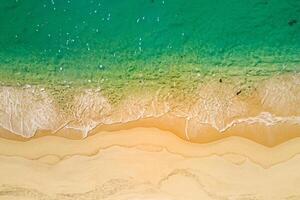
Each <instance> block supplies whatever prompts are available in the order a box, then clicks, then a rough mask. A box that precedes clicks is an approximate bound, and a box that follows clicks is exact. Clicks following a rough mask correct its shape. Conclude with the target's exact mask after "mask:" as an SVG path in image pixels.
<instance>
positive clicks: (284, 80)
mask: <svg viewBox="0 0 300 200" xmlns="http://www.w3.org/2000/svg"><path fill="white" fill-rule="evenodd" d="M258 94H259V96H260V98H261V104H262V106H263V108H264V110H266V111H269V112H272V113H274V114H276V115H282V116H287V115H300V106H299V102H300V74H294V75H289V76H278V77H275V78H273V79H269V80H267V81H265V82H264V83H263V84H262V85H261V86H260V87H259V88H258Z"/></svg>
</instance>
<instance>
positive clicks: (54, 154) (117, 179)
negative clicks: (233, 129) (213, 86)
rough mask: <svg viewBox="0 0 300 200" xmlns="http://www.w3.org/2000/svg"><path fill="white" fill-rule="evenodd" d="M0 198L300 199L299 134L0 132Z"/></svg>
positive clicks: (140, 130)
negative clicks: (10, 136) (197, 139)
mask: <svg viewBox="0 0 300 200" xmlns="http://www.w3.org/2000/svg"><path fill="white" fill-rule="evenodd" d="M0 152H1V156H0V160H1V165H0V177H1V179H0V191H1V192H0V199H263V200H265V199H299V198H300V191H299V189H298V188H299V187H300V181H299V180H300V176H299V175H298V173H297V169H299V167H300V157H299V153H300V138H295V139H292V140H289V141H288V142H285V143H283V144H281V145H278V146H276V147H273V148H269V147H265V146H263V145H260V144H257V143H255V142H253V141H250V140H248V139H244V138H241V137H229V138H226V139H222V140H218V141H216V142H212V143H207V144H192V143H190V142H187V141H184V140H182V139H180V138H178V137H177V136H176V135H174V134H173V133H171V132H168V131H162V130H159V129H155V128H135V129H129V130H123V131H112V132H99V133H97V134H95V135H93V136H90V137H88V138H86V139H83V140H70V139H67V138H63V137H57V136H45V137H40V138H35V139H32V140H29V141H26V142H22V141H13V140H7V139H1V140H0Z"/></svg>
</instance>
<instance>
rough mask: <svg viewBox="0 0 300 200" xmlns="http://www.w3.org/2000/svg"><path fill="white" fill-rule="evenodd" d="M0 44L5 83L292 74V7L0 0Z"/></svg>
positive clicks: (295, 47) (111, 83)
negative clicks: (289, 72) (290, 72)
mask: <svg viewBox="0 0 300 200" xmlns="http://www.w3.org/2000/svg"><path fill="white" fill-rule="evenodd" d="M0 47H1V48H0V73H1V76H0V81H1V82H2V84H3V85H14V84H21V85H22V84H46V85H64V84H68V85H71V86H72V85H96V86H97V85H101V87H106V88H109V87H119V88H122V87H124V85H135V84H139V83H140V82H141V81H143V82H147V81H148V82H149V84H150V85H154V86H155V84H157V83H160V84H168V80H171V81H178V82H181V83H182V82H184V81H194V82H197V80H198V79H196V78H195V77H198V76H199V74H200V75H201V76H206V75H213V74H215V73H217V75H218V76H232V74H236V73H237V74H241V75H245V74H250V75H253V76H268V75H271V74H273V73H278V72H280V73H281V72H286V71H292V72H295V71H299V69H300V1H299V0H226V1H224V0H164V1H162V0H124V1H120V0H2V1H1V3H0ZM196 75H197V76H196ZM171 81H170V82H171ZM182 84H183V85H184V83H182ZM189 84H190V83H189Z"/></svg>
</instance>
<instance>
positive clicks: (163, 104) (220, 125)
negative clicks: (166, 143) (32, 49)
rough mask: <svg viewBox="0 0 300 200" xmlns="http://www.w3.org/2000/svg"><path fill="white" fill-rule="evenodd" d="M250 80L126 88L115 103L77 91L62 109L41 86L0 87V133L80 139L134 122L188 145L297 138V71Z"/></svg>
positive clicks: (4, 135)
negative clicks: (187, 87) (173, 90)
mask: <svg viewBox="0 0 300 200" xmlns="http://www.w3.org/2000/svg"><path fill="white" fill-rule="evenodd" d="M233 80H235V79H234V78H233V79H232V81H233ZM253 85H255V87H253V88H251V89H249V91H248V90H247V88H246V89H245V86H244V85H243V83H240V82H237V83H236V84H233V83H228V82H224V81H221V79H220V80H219V79H216V80H214V81H210V82H208V83H207V84H202V85H201V84H200V85H199V86H198V89H196V90H197V92H195V93H194V94H190V95H191V97H189V98H188V97H187V96H185V93H182V94H179V95H178V96H174V94H168V93H167V92H168V91H164V92H163V91H161V90H160V89H158V90H157V91H144V92H142V91H132V94H128V95H127V96H125V97H123V100H122V101H121V102H120V103H119V104H118V105H114V104H112V103H111V102H110V101H109V99H108V98H107V97H106V96H105V95H104V94H103V93H102V92H101V90H98V89H96V90H94V89H82V90H80V91H78V92H76V93H75V92H74V94H72V96H71V97H66V98H67V99H69V98H70V99H69V100H68V102H67V104H66V107H61V105H59V104H57V103H56V101H55V100H54V99H53V98H52V97H51V95H50V94H49V93H48V91H47V90H45V89H41V88H38V87H28V88H16V87H0V98H1V99H2V102H1V103H0V111H1V115H0V137H2V138H6V139H12V140H20V141H27V140H30V139H34V138H39V137H43V136H47V135H57V136H62V137H66V138H69V139H75V140H79V139H83V138H85V137H89V136H91V135H94V134H95V133H97V132H99V131H117V130H126V129H130V128H135V127H145V128H147V127H153V128H158V129H161V130H166V131H170V132H173V133H174V134H175V135H177V136H178V137H180V138H182V139H185V140H187V141H190V142H192V143H207V142H213V141H217V140H219V139H223V138H226V137H231V136H239V137H244V138H247V139H250V140H252V141H254V142H256V143H259V144H262V145H264V146H268V147H272V146H276V145H279V144H281V143H284V142H285V141H288V140H290V139H293V138H296V137H299V132H300V107H299V106H298V102H299V101H300V87H299V85H300V76H299V74H286V75H280V76H274V77H271V78H269V79H267V80H264V81H262V82H256V83H253ZM185 92H186V91H185ZM165 93H166V94H165ZM183 100H184V101H183Z"/></svg>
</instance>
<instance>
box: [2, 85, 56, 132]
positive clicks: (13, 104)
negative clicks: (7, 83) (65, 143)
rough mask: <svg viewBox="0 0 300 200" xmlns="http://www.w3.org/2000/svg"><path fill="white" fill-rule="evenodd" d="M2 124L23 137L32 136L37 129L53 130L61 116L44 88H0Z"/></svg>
mask: <svg viewBox="0 0 300 200" xmlns="http://www.w3.org/2000/svg"><path fill="white" fill-rule="evenodd" d="M0 99H1V101H0V112H1V115H0V126H1V127H3V128H5V129H7V130H9V131H11V132H13V133H15V134H17V135H21V136H23V137H32V136H33V135H34V134H35V132H36V131H37V130H53V129H55V128H56V127H57V126H58V125H59V119H60V116H59V114H58V112H57V110H56V108H55V106H54V103H53V101H52V100H51V98H50V97H49V96H48V95H47V93H46V92H45V91H43V90H39V89H37V88H35V87H30V86H28V87H27V88H12V87H1V88H0Z"/></svg>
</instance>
